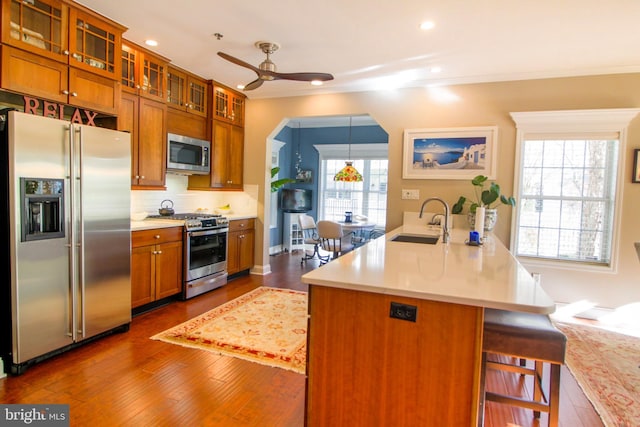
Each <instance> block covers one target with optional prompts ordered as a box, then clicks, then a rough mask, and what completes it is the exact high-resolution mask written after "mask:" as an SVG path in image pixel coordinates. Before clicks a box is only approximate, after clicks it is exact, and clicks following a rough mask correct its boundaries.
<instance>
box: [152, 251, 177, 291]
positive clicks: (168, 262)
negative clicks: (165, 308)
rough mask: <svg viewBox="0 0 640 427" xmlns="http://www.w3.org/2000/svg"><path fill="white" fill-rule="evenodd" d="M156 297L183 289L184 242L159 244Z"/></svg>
mask: <svg viewBox="0 0 640 427" xmlns="http://www.w3.org/2000/svg"><path fill="white" fill-rule="evenodd" d="M156 248H157V253H156V257H157V258H156V299H157V300H159V299H162V298H166V297H168V296H171V295H175V294H177V293H179V292H180V291H182V242H169V243H163V244H161V245H157V246H156Z"/></svg>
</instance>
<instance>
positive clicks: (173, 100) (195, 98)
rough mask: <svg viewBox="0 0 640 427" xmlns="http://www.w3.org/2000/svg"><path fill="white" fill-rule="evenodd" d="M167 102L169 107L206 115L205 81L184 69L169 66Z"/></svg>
mask: <svg viewBox="0 0 640 427" xmlns="http://www.w3.org/2000/svg"><path fill="white" fill-rule="evenodd" d="M167 103H168V105H169V107H172V108H176V109H179V110H183V111H186V112H188V113H193V114H197V115H200V116H206V115H207V82H206V81H205V80H202V79H201V78H198V77H196V76H195V75H192V74H190V73H188V72H186V71H183V70H180V69H177V68H174V67H169V73H168V76H167Z"/></svg>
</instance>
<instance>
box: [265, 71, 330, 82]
mask: <svg viewBox="0 0 640 427" xmlns="http://www.w3.org/2000/svg"><path fill="white" fill-rule="evenodd" d="M270 74H271V75H272V76H273V78H274V80H279V79H280V80H297V81H301V82H310V81H312V80H319V81H321V82H326V81H327V80H333V76H332V75H331V74H328V73H276V72H272V73H270Z"/></svg>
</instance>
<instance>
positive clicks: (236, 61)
mask: <svg viewBox="0 0 640 427" xmlns="http://www.w3.org/2000/svg"><path fill="white" fill-rule="evenodd" d="M218 56H220V57H221V58H224V59H226V60H227V61H229V62H233V63H234V64H236V65H239V66H241V67H245V68H248V69H250V70H252V71H254V72H255V73H256V74H257V75H260V73H261V72H262V70H260V69H259V68H257V67H254V66H253V65H251V64H249V63H248V62H244V61H243V60H241V59H238V58H235V57H233V56H231V55H227V54H226V53H224V52H218Z"/></svg>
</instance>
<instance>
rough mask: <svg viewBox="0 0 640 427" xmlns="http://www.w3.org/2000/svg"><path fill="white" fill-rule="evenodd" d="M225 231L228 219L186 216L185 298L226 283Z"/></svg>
mask: <svg viewBox="0 0 640 427" xmlns="http://www.w3.org/2000/svg"><path fill="white" fill-rule="evenodd" d="M228 234H229V226H228V221H227V219H226V218H223V217H206V218H204V217H201V218H195V219H187V220H185V240H184V244H185V247H184V271H185V280H184V289H183V297H184V299H188V298H192V297H194V296H196V295H200V294H202V293H204V292H207V291H210V290H212V289H215V288H219V287H220V286H223V285H224V284H226V283H227V236H228Z"/></svg>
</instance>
